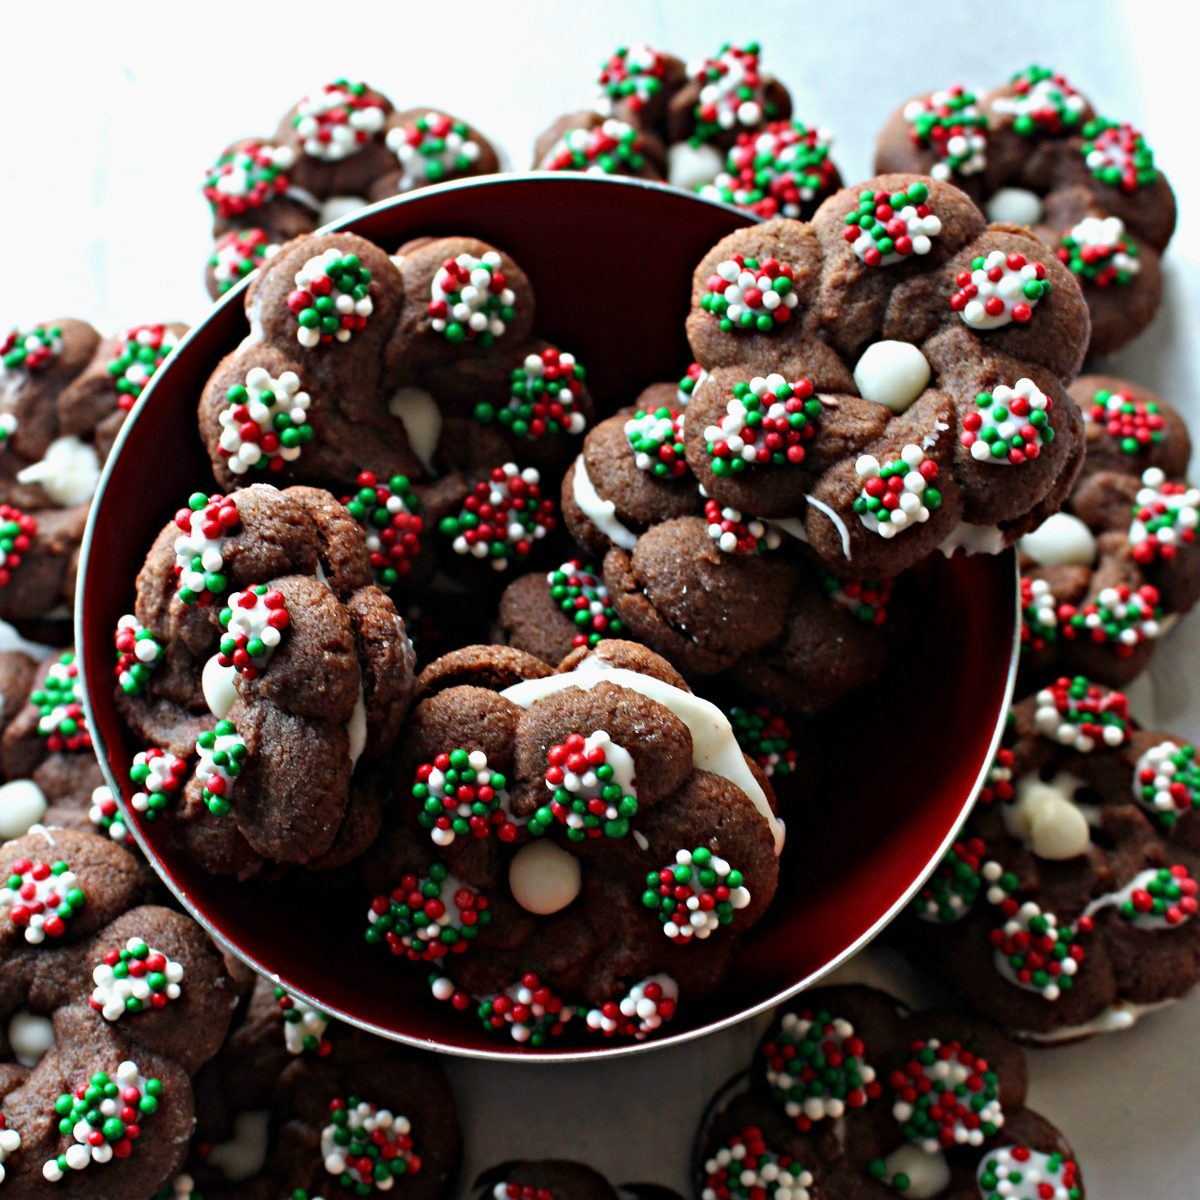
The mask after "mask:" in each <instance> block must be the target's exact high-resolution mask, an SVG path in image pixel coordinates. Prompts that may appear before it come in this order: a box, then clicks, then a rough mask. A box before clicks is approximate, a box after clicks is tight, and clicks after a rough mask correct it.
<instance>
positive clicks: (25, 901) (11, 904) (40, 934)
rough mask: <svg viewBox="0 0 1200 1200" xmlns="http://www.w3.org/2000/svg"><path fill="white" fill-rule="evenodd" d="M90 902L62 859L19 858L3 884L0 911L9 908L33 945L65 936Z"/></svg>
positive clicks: (9, 911)
mask: <svg viewBox="0 0 1200 1200" xmlns="http://www.w3.org/2000/svg"><path fill="white" fill-rule="evenodd" d="M86 904H87V896H86V895H85V894H84V891H83V889H82V888H81V887H79V885H78V881H77V880H76V878H75V872H74V871H72V870H71V868H70V867H69V866H68V865H67V864H66V863H65V862H63V861H62V860H61V859H59V860H58V861H56V862H52V863H45V862H34V861H33V860H32V859H28V858H18V859H17V861H16V862H14V863H13V864H12V866H10V867H9V868H8V878H7V879H6V880H5V881H4V885H3V887H0V913H4V912H7V913H8V919H9V920H10V921H11V922H12V923H13V924H14V925H15V926H16V927H17V928H18V929H23V930H24V931H25V935H24V936H25V940H26V941H27V942H28V943H29V944H30V945H31V946H40V945H41V944H42V942H44V941H45V940H46V939H47V938H60V937H62V935H63V934H64V933H66V931H67V922H68V921H70V920H71V918H72V917H74V916H76V915H78V913H79V912H80V910H81V909H82V908H83V907H84V905H86Z"/></svg>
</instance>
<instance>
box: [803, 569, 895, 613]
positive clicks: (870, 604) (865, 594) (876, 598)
mask: <svg viewBox="0 0 1200 1200" xmlns="http://www.w3.org/2000/svg"><path fill="white" fill-rule="evenodd" d="M820 573H821V586H822V587H823V588H824V589H825V592H826V594H827V595H828V596H829V598H830V599H831V600H832V601H834V603H835V604H840V605H841V606H842V607H843V608H846V609H849V610H850V612H851V613H852V614H853V615H854V616H855V617H856V618H857V619H858V620H860V621H861V622H862V623H863V624H864V625H884V624H886V623H887V616H888V612H887V606H888V604H889V602H890V601H891V599H892V589H893V588H894V587H895V586H896V581H895V580H894V579H839V578H838V577H837V576H836V575H835V574H834V573H833V572H832V571H829V570H827V569H826V568H824V567H822V568H821V572H820Z"/></svg>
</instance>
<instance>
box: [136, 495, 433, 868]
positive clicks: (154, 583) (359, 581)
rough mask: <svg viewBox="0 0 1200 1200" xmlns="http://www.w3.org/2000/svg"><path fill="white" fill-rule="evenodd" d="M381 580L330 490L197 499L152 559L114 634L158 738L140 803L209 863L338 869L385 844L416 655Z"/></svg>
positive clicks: (140, 783)
mask: <svg viewBox="0 0 1200 1200" xmlns="http://www.w3.org/2000/svg"><path fill="white" fill-rule="evenodd" d="M371 578H372V575H371V565H370V561H369V558H368V551H367V544H366V538H365V536H364V534H363V532H362V529H361V527H360V526H359V525H358V523H357V522H356V521H355V520H354V517H353V515H352V514H351V513H350V512H349V511H348V510H347V509H346V508H345V507H344V506H343V505H341V504H340V503H339V502H338V501H337V500H335V499H334V497H333V496H331V495H330V494H329V493H327V492H322V491H319V490H318V489H315V488H298V487H293V488H287V489H285V490H283V491H279V490H277V489H276V488H274V487H271V486H269V485H266V484H252V485H251V486H250V487H247V488H242V489H240V490H237V491H234V492H231V493H230V494H229V495H221V494H213V495H210V496H205V495H204V494H203V493H196V494H195V495H194V496H192V497H191V499H190V500H189V502H188V504H187V505H186V506H185V507H183V508H181V509H180V511H179V512H178V513H177V514H176V517H175V520H174V521H172V522H171V524H170V525H168V526H167V527H166V528H165V529H164V530H163V531H162V533H161V534H160V535H159V536H158V538H157V539H156V541H155V543H154V545H153V547H152V548H151V549H150V552H149V554H148V555H147V558H146V563H145V565H144V566H143V568H142V571H141V573H140V574H139V576H138V583H137V593H136V598H135V601H134V611H133V613H131V614H129V615H128V616H126V617H124V618H122V620H121V622H120V624H119V625H118V627H117V630H116V631H115V649H116V659H117V661H116V675H117V685H116V686H117V694H118V703H119V705H120V708H121V712H122V714H123V715H124V717H125V720H126V722H127V723H128V724H129V726H130V728H131V729H132V730H133V731H134V732H135V734H136V736H137V737H138V739H139V740H140V741H141V742H142V743H143V744H144V745H145V746H146V750H145V751H144V753H143V754H140V755H139V756H138V758H137V759H135V762H134V771H133V778H132V781H131V782H132V784H133V789H131V790H133V797H132V800H131V803H132V804H133V807H134V808H135V809H137V810H138V811H139V812H141V813H143V815H144V817H145V819H147V820H154V819H156V817H158V816H159V815H162V814H163V813H164V812H165V814H166V815H168V816H169V818H170V820H171V821H172V824H173V826H174V828H175V832H176V833H177V835H178V836H179V837H180V839H181V840H182V841H183V842H184V843H185V844H186V845H187V847H188V848H189V851H190V852H191V853H192V854H194V855H195V856H196V857H197V858H199V859H200V860H201V861H202V862H204V863H206V865H207V866H208V867H209V869H211V870H216V871H222V872H231V871H232V872H236V873H239V874H245V873H247V872H249V871H251V870H253V869H256V868H257V867H258V866H260V865H261V863H262V861H263V860H267V861H270V862H273V863H305V864H308V865H310V866H319V865H326V866H328V865H334V864H336V863H338V862H342V861H345V860H346V859H347V858H350V857H353V856H354V855H355V854H357V853H358V852H359V851H361V849H362V848H363V847H364V846H365V845H366V844H368V843H369V842H370V841H371V839H372V837H373V836H374V832H375V830H376V828H377V825H378V821H379V805H380V802H381V794H380V792H379V789H378V786H377V784H376V783H375V782H374V779H373V772H374V764H375V763H377V762H379V761H380V760H382V759H384V758H385V757H386V755H387V754H388V752H389V750H390V748H391V745H392V743H393V741H394V740H395V737H396V733H397V731H398V729H399V727H400V723H401V721H402V720H403V718H404V715H405V713H406V712H407V709H408V705H409V701H410V698H411V694H412V681H413V662H414V658H413V652H412V647H411V644H410V643H409V640H408V636H407V634H406V632H405V629H404V622H403V621H402V620H401V618H400V617H399V615H398V614H397V613H396V610H395V608H394V607H393V605H392V602H391V600H389V599H388V597H387V596H386V595H385V594H384V593H383V592H382V591H380V589H379V588H377V587H376V586H374V584H373V583H372V582H371ZM360 759H361V760H362V766H361V768H359V762H360ZM177 760H185V761H184V763H183V765H182V767H180V766H179V765H178V761H177ZM193 764H194V765H193ZM356 768H358V769H356Z"/></svg>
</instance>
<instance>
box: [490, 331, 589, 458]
mask: <svg viewBox="0 0 1200 1200" xmlns="http://www.w3.org/2000/svg"><path fill="white" fill-rule="evenodd" d="M584 375H585V372H584V369H583V367H582V366H580V365H579V363H577V362H576V361H575V355H573V354H568V353H567V352H566V351H565V350H556V349H555V348H554V347H553V346H547V347H546V349H545V350H542V351H540V352H539V353H537V354H529V355H526V357H525V360H524V362H522V364H521V365H520V366H519V367H516V368H514V369H513V372H512V375H511V376H510V378H509V394H508V401H507V402H506V403H505V404H504V405H502V406H500V407H499V408H497V407H496V405H494V404H492V403H491V402H490V401H487V400H481V401H480V402H479V403H478V404H477V405H476V406H475V419H476V420H477V421H478V422H479V423H480V424H482V425H490V424H492V422H493V421H494V422H495V423H496V424H498V425H499V426H500V427H501V428H503V429H506V430H508V432H509V433H511V434H514V435H515V436H516V437H521V438H529V439H531V440H533V441H536V440H537V439H538V438H542V437H556V436H559V435H562V434H578V433H582V432H583V430H584V428H585V426H586V425H587V417H586V416H585V415H584V414H583V412H581V411H580V409H579V408H578V407H577V405H578V404H579V398H580V396H581V395H582V393H583V380H584Z"/></svg>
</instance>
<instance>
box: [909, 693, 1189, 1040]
mask: <svg viewBox="0 0 1200 1200" xmlns="http://www.w3.org/2000/svg"><path fill="white" fill-rule="evenodd" d="M1013 712H1014V718H1015V722H1014V731H1013V736H1012V737H1011V738H1010V744H1009V745H1008V746H1007V747H1006V748H1005V749H1003V750H1002V751H1001V752H1000V756H999V757H998V759H997V761H996V762H995V763H994V764H993V767H992V774H991V778H990V780H989V787H988V791H987V795H986V796H985V803H984V804H982V805H981V806H980V807H978V808H977V809H976V810H975V812H974V814H973V815H972V817H971V819H970V821H969V822H968V824H967V826H966V828H965V829H964V830H963V831H962V833H961V834H960V837H959V840H958V842H956V844H955V846H954V848H953V849H952V850H951V852H950V854H949V855H948V856H947V858H946V860H945V861H944V862H943V864H942V866H941V867H940V868H939V869H938V871H937V872H936V874H935V875H934V876H933V877H932V878H931V880H930V882H929V883H928V884H927V885H926V887H925V889H924V890H923V891H922V893H921V895H920V896H919V897H918V899H917V900H916V901H915V902H914V905H913V908H912V910H911V912H910V914H909V916H908V917H907V918H906V919H905V922H904V924H903V925H902V926H901V927H900V930H899V933H898V936H900V937H901V938H902V939H903V941H904V943H905V944H906V945H907V946H908V948H909V950H910V952H912V953H915V954H917V955H918V956H919V957H920V958H921V959H923V960H927V961H928V962H929V963H930V965H931V966H932V967H933V968H934V969H935V970H936V971H937V972H938V973H939V974H940V975H941V976H942V977H943V978H944V979H945V980H946V981H947V982H948V983H950V984H951V986H952V987H953V988H954V989H955V990H956V991H957V992H959V994H960V995H962V996H963V998H964V999H966V1000H967V1001H968V1002H969V1003H970V1004H971V1005H973V1006H974V1007H975V1008H976V1009H978V1011H979V1012H981V1013H982V1014H983V1015H985V1016H987V1017H990V1018H991V1019H993V1020H996V1021H999V1022H1001V1023H1002V1024H1004V1025H1005V1026H1007V1027H1008V1028H1009V1029H1011V1030H1013V1031H1014V1034H1015V1036H1017V1037H1019V1038H1020V1039H1022V1040H1025V1041H1030V1042H1035V1043H1059V1042H1067V1041H1074V1040H1076V1039H1078V1038H1083V1037H1088V1036H1090V1035H1092V1034H1096V1033H1103V1032H1107V1031H1111V1030H1117V1029H1125V1028H1128V1027H1129V1026H1130V1025H1132V1024H1133V1023H1134V1022H1135V1021H1136V1020H1137V1019H1138V1018H1139V1017H1140V1016H1141V1015H1142V1014H1143V1013H1145V1012H1147V1011H1149V1010H1151V1009H1154V1008H1157V1007H1161V1006H1163V1005H1165V1004H1168V1003H1170V1002H1172V1001H1174V1000H1177V999H1179V998H1180V997H1181V996H1183V995H1185V994H1186V993H1187V992H1189V991H1190V990H1191V989H1192V987H1193V986H1194V985H1195V983H1196V981H1197V979H1198V978H1200V922H1197V921H1196V920H1195V919H1194V918H1195V916H1196V911H1197V900H1196V897H1197V882H1196V872H1197V865H1198V861H1200V858H1198V855H1200V828H1198V826H1200V822H1198V821H1197V817H1196V816H1195V813H1194V811H1193V810H1194V809H1195V808H1196V807H1197V806H1198V805H1200V771H1198V770H1197V767H1196V750H1195V747H1194V746H1192V745H1191V744H1190V743H1188V742H1185V741H1182V740H1181V739H1179V738H1176V737H1173V736H1171V735H1169V734H1166V733H1158V732H1153V731H1150V730H1145V729H1141V728H1139V727H1138V725H1137V724H1136V723H1135V721H1134V720H1133V718H1132V717H1131V715H1130V713H1129V705H1128V701H1127V700H1126V698H1125V696H1124V695H1123V694H1122V693H1120V692H1114V691H1110V690H1109V689H1107V688H1105V687H1102V686H1100V685H1099V684H1095V683H1092V682H1090V681H1089V680H1087V679H1086V678H1084V677H1082V676H1076V677H1075V678H1062V679H1059V680H1056V681H1054V682H1053V683H1050V684H1048V685H1047V686H1046V687H1044V688H1042V689H1040V690H1039V691H1038V692H1036V693H1035V694H1033V695H1031V696H1028V697H1026V698H1025V699H1024V700H1022V701H1021V702H1020V703H1019V704H1017V705H1016V706H1015V708H1014V710H1013Z"/></svg>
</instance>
